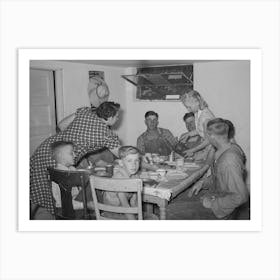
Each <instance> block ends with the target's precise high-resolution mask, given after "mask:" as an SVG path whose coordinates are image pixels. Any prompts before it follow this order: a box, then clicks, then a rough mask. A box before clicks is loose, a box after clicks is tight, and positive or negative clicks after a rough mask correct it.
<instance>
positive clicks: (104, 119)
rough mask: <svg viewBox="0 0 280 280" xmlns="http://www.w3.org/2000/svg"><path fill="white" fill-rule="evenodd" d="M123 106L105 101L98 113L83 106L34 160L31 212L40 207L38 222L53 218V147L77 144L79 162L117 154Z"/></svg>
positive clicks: (31, 174) (76, 151)
mask: <svg viewBox="0 0 280 280" xmlns="http://www.w3.org/2000/svg"><path fill="white" fill-rule="evenodd" d="M119 109H120V105H119V104H118V103H114V102H103V103H102V104H101V105H100V106H99V107H98V108H97V109H96V110H95V109H94V110H93V109H92V108H89V107H83V108H79V109H78V110H77V111H76V113H75V118H74V120H73V121H72V122H71V124H70V125H68V126H67V128H66V129H65V130H64V131H61V132H59V133H57V134H56V135H54V136H51V137H49V138H48V139H46V140H45V141H44V142H43V143H42V144H41V145H40V146H39V147H38V148H37V150H36V151H35V152H34V154H33V155H32V157H31V159H30V200H31V212H32V210H33V209H35V208H36V206H38V210H37V212H36V213H35V217H34V218H35V219H53V213H54V209H53V204H52V194H51V190H50V187H49V182H48V171H47V168H48V167H54V166H55V161H54V160H53V159H52V157H51V149H50V145H51V144H52V143H53V142H56V141H62V140H63V141H71V142H73V143H74V153H75V163H77V162H79V160H80V159H81V158H82V157H83V156H84V155H85V154H87V153H88V152H91V151H92V152H94V151H97V150H100V149H101V148H108V149H109V150H110V151H111V152H112V153H114V154H116V155H117V152H118V148H119V147H120V141H119V138H118V136H117V135H116V134H114V133H113V132H112V130H111V128H110V127H111V126H113V125H114V124H115V123H116V122H117V120H118V115H119Z"/></svg>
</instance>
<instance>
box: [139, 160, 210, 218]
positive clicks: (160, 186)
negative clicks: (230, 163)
mask: <svg viewBox="0 0 280 280" xmlns="http://www.w3.org/2000/svg"><path fill="white" fill-rule="evenodd" d="M170 165H171V163H170ZM170 165H169V164H163V165H162V166H160V168H166V175H165V176H164V177H163V178H162V179H160V180H154V181H155V182H154V183H151V181H150V180H149V179H150V178H149V172H147V173H148V176H147V174H146V173H144V176H143V175H142V174H143V173H142V174H141V173H140V178H141V177H142V178H143V196H142V201H143V202H145V203H148V204H154V205H157V206H158V207H159V219H160V220H166V218H167V205H168V204H169V203H170V202H171V201H172V200H173V199H174V198H175V197H176V196H178V195H179V194H180V193H182V192H184V191H185V190H187V189H188V188H190V187H191V186H192V185H193V184H194V183H195V182H196V181H198V180H199V179H200V178H201V177H202V176H203V175H204V174H206V173H207V171H208V170H209V167H210V166H209V164H207V162H205V161H199V162H192V161H185V162H184V166H183V167H182V168H180V169H179V170H178V169H177V168H174V167H175V166H174V165H173V164H172V165H171V166H170ZM148 209H149V211H151V208H149V207H148Z"/></svg>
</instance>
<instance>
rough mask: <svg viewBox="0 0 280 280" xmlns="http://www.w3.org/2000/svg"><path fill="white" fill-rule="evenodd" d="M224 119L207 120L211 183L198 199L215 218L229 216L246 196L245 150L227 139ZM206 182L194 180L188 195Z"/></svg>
mask: <svg viewBox="0 0 280 280" xmlns="http://www.w3.org/2000/svg"><path fill="white" fill-rule="evenodd" d="M228 132H229V125H228V122H227V120H224V119H221V118H216V119H213V120H211V121H209V122H208V124H207V136H208V139H209V141H210V143H211V144H212V145H213V146H214V147H215V149H216V153H215V162H214V166H213V175H212V176H213V180H212V187H210V189H209V192H208V194H206V195H205V197H204V198H203V200H202V204H203V206H204V207H205V208H208V209H211V210H212V212H213V213H214V215H215V216H216V217H217V218H223V219H227V218H231V217H232V216H233V214H234V213H235V212H236V211H235V210H236V209H237V208H238V207H239V206H241V205H243V204H244V203H246V202H247V201H248V199H249V193H248V189H247V187H246V184H245V175H246V169H245V154H244V152H243V151H242V149H241V148H240V147H239V146H238V145H237V144H235V143H232V142H231V141H230V139H229V133H228ZM203 186H204V187H205V186H206V184H203V183H202V182H201V183H197V184H196V185H194V186H193V188H192V189H191V190H190V195H192V194H198V192H199V191H200V190H201V189H202V188H203Z"/></svg>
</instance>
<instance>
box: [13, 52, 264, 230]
mask: <svg viewBox="0 0 280 280" xmlns="http://www.w3.org/2000/svg"><path fill="white" fill-rule="evenodd" d="M75 59H76V60H101V59H102V60H168V59H172V60H250V65H251V66H250V70H251V71H250V92H251V93H252V92H254V95H253V96H252V94H250V107H251V110H250V123H251V125H250V133H251V134H250V135H251V137H250V139H251V144H250V147H251V186H253V187H251V219H250V220H231V221H228V220H217V221H216V220H215V221H201V220H194V221H190V220H183V221H174V220H172V221H169V220H168V221H93V220H90V221H81V220H79V221H58V220H53V221H51V220H49V221H37V220H30V219H29V176H28V175H27V174H29V67H30V60H75ZM18 102H19V104H20V106H19V110H18V135H19V138H18V172H19V173H18V203H19V204H18V230H19V231H77V228H79V231H101V232H103V231H112V232H115V231H122V232H123V231H128V232H129V231H166V232H168V231H261V230H262V159H261V158H260V154H261V153H260V151H261V150H262V127H261V125H260V124H262V114H261V113H260V112H262V51H261V50H260V49H19V50H18ZM252 139H254V141H252ZM132 223H133V225H132ZM77 224H78V227H77ZM171 229H172V230H171Z"/></svg>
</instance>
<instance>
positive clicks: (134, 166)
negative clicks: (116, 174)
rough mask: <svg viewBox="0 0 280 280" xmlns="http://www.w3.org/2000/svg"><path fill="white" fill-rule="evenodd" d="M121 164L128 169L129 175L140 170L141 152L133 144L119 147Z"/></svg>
mask: <svg viewBox="0 0 280 280" xmlns="http://www.w3.org/2000/svg"><path fill="white" fill-rule="evenodd" d="M119 158H120V160H121V161H120V165H121V166H122V167H123V168H124V169H125V170H126V172H127V173H128V175H129V176H130V175H134V174H136V173H137V172H138V170H139V166H140V152H139V150H138V149H137V148H135V147H133V146H122V147H121V148H120V149H119Z"/></svg>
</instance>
